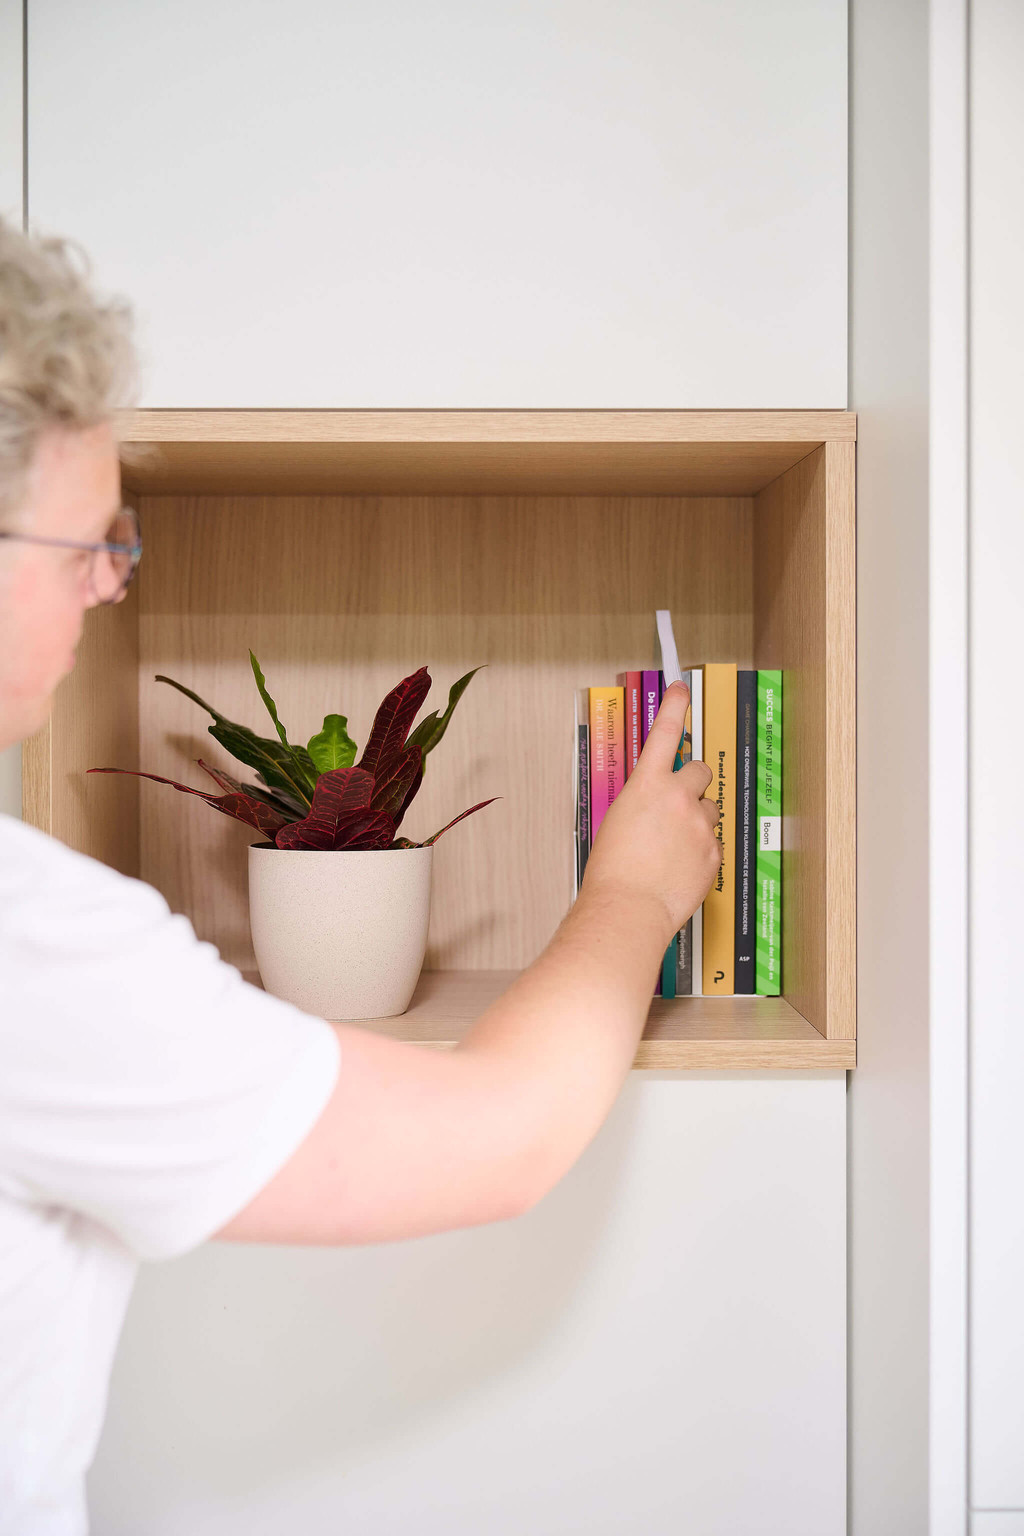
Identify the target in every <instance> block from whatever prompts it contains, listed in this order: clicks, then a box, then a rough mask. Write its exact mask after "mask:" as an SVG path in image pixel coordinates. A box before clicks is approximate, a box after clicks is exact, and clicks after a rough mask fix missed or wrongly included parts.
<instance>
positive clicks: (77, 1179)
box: [0, 225, 719, 1536]
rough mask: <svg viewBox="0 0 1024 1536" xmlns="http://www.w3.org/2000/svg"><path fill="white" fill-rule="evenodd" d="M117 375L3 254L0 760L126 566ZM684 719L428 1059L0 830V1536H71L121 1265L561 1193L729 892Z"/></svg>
mask: <svg viewBox="0 0 1024 1536" xmlns="http://www.w3.org/2000/svg"><path fill="white" fill-rule="evenodd" d="M132 373H133V362H132V350H131V340H130V328H129V317H128V312H127V309H126V308H125V306H123V305H122V304H120V303H117V302H110V301H105V300H101V299H100V298H99V297H97V296H96V295H95V294H94V293H93V291H92V288H91V284H90V280H89V276H88V271H87V268H86V267H85V265H84V263H83V260H82V259H81V258H80V257H79V256H78V255H77V253H76V251H75V249H74V248H73V247H70V246H69V245H68V244H67V243H65V242H61V241H55V240H42V239H38V238H29V237H27V236H24V235H22V234H21V233H20V232H19V231H17V230H15V229H13V228H12V227H10V226H9V225H0V748H3V747H6V746H9V745H11V744H13V743H17V742H19V741H23V740H24V739H25V738H26V737H28V736H29V735H31V734H32V733H33V732H35V731H36V730H37V729H38V728H39V727H40V726H41V725H43V723H44V722H45V720H46V718H47V714H48V710H49V703H50V698H51V695H52V693H53V691H54V689H55V687H56V686H57V684H58V683H59V682H60V681H61V679H62V677H64V676H65V675H66V674H67V673H68V672H70V671H71V669H72V667H73V665H74V649H75V646H76V644H77V642H78V639H79V637H80V634H81V631H82V625H83V621H84V618H85V615H86V611H87V610H88V609H89V608H91V607H94V606H95V605H96V604H98V603H107V602H116V601H119V600H120V599H121V598H122V597H123V596H124V592H125V587H126V584H127V581H128V580H130V578H131V574H132V571H133V570H134V567H135V564H136V562H137V560H138V558H139V554H140V544H139V540H138V533H137V526H136V525H135V523H134V521H133V515H132V514H131V513H128V512H125V511H123V510H122V509H121V504H120V488H119V462H118V443H117V436H116V421H117V411H118V408H119V406H120V405H122V404H123V403H124V401H125V399H126V392H127V389H128V387H129V380H130V378H131V376H132ZM687 703H688V698H687V692H686V689H685V687H684V686H683V685H682V684H675V685H673V686H672V687H671V688H669V689H668V691H667V692H666V694H665V698H664V700H663V702H662V705H661V709H660V711H659V713H658V716H657V718H656V720H655V721H654V725H653V728H652V730H651V733H650V735H649V737H648V740H647V742H646V744H645V746H644V750H643V752H642V754H641V756H640V760H639V763H638V765H637V767H636V769H635V770H634V772H633V773H632V774H631V776H630V778H629V780H628V782H627V784H626V786H625V789H624V791H623V793H622V794H621V796H620V797H619V798H618V799H617V800H616V802H615V803H614V805H613V806H612V807H611V810H610V812H609V814H608V815H607V817H606V819H605V821H604V823H603V825H602V827H601V830H600V833H599V835H598V836H597V838H596V839H595V843H594V847H593V850H592V853H591V855H590V860H589V862H588V864H587V868H586V873H585V876H584V879H583V881H582V885H581V889H580V892H579V895H578V898H577V900H576V902H575V904H574V905H573V907H572V910H571V911H570V912H569V913H568V915H567V916H566V918H565V919H564V921H563V922H562V923H561V925H560V927H559V929H558V931H557V932H556V934H555V935H554V937H553V938H552V940H551V942H550V943H549V944H548V946H547V948H546V949H545V950H544V952H543V953H542V954H541V955H540V957H539V958H538V959H537V961H536V962H535V963H534V964H533V965H532V966H530V968H529V969H528V970H526V971H525V972H523V973H522V975H520V976H519V977H518V978H517V979H516V981H515V982H514V983H513V984H512V986H511V987H510V988H509V989H508V991H507V992H506V993H505V994H504V995H503V996H502V997H501V998H500V999H499V1000H498V1001H497V1002H495V1003H494V1004H493V1005H492V1006H491V1007H490V1008H488V1009H487V1011H486V1012H485V1013H484V1014H483V1015H482V1016H481V1017H480V1018H479V1019H478V1020H477V1021H476V1022H475V1023H474V1024H473V1026H472V1027H471V1028H470V1029H469V1030H468V1031H467V1033H466V1035H465V1037H464V1039H463V1040H462V1041H461V1043H460V1044H459V1045H458V1047H457V1048H456V1049H455V1050H453V1051H451V1052H448V1053H441V1052H433V1051H426V1050H423V1049H422V1048H420V1047H417V1046H415V1045H412V1044H407V1043H403V1042H399V1041H395V1040H391V1039H388V1038H385V1037H383V1036H381V1035H377V1034H375V1033H373V1032H372V1031H370V1030H368V1029H363V1028H358V1027H356V1026H353V1025H342V1024H333V1025H332V1024H329V1023H327V1022H326V1021H324V1020H323V1019H317V1018H312V1017H309V1016H307V1015H306V1014H304V1013H302V1012H300V1011H299V1010H297V1009H296V1008H294V1007H292V1006H290V1005H289V1004H287V1003H284V1002H281V1001H279V1000H278V999H276V998H273V997H271V996H269V995H267V994H266V993H263V992H262V991H260V990H259V989H258V988H256V987H254V986H251V985H249V984H247V983H246V982H245V981H243V979H242V978H241V976H240V975H239V973H238V972H237V971H236V970H235V969H234V968H232V967H230V966H228V965H227V964H225V963H224V962H223V961H222V960H221V959H220V957H219V956H218V954H217V953H216V951H215V950H214V948H213V947H212V946H211V945H209V944H207V943H203V942H201V941H200V940H198V939H197V937H196V936H195V934H194V932H193V930H192V928H191V926H190V924H189V923H188V921H187V919H186V918H184V917H183V916H180V915H176V914H173V913H172V912H171V911H170V910H169V908H168V907H167V904H166V903H165V902H164V900H163V898H162V897H161V896H160V895H159V894H158V893H157V892H156V891H155V890H153V889H152V888H150V887H148V886H146V885H145V884H143V883H142V882H140V881H137V880H132V879H128V878H126V877H124V876H122V875H119V874H117V873H115V872H114V871H113V870H111V869H108V868H107V867H106V866H104V865H102V864H100V863H98V862H96V861H94V860H91V859H88V858H86V857H84V856H83V855H81V854H78V853H75V852H73V851H71V850H70V849H69V848H67V847H64V846H63V845H61V844H60V843H58V842H56V841H55V840H53V839H51V838H49V837H47V836H45V835H44V834H43V833H41V832H39V831H37V830H35V829H33V828H32V827H29V826H27V825H25V824H23V823H22V822H20V821H19V820H17V819H16V818H14V817H10V816H3V817H0V1531H3V1532H16V1533H18V1536H27V1533H31V1536H42V1533H45V1536H79V1533H81V1532H83V1531H85V1530H86V1529H87V1524H88V1521H87V1511H86V1506H85V1497H84V1474H85V1472H86V1470H87V1468H88V1466H89V1463H90V1461H91V1459H92V1457H93V1454H94V1451H95V1447H96V1443H97V1440H98V1438H99V1433H100V1428H101V1423H102V1417H103V1412H104V1407H105V1400H106V1392H107V1384H108V1378H109V1374H110V1368H111V1363H112V1359H113V1355H114V1350H115V1347H116V1342H117V1338H118V1335H119V1332H120V1329H121V1326H122V1322H123V1318H124V1313H125V1309H126V1306H127V1303H128V1298H129V1293H130V1290H131V1287H132V1283H133V1279H134V1276H135V1274H136V1270H137V1266H138V1264H139V1263H140V1261H154V1260H159V1259H166V1258H170V1257H172V1256H176V1255H179V1254H182V1253H185V1252H186V1251H188V1250H189V1249H191V1248H193V1247H195V1246H196V1245H197V1244H199V1243H202V1242H204V1241H206V1240H207V1239H209V1238H215V1237H216V1238H220V1239H224V1240H227V1241H232V1242H254V1243H303V1244H318V1243H325V1244H349V1243H351V1244H357V1243H383V1242H390V1241H393V1240H396V1239H400V1238H412V1237H417V1236H420V1235H423V1234H426V1233H434V1232H439V1231H443V1230H446V1229H452V1228H457V1227H464V1226H471V1225H474V1224H478V1223H484V1222H494V1221H502V1220H507V1219H510V1218H514V1217H517V1216H519V1215H520V1214H521V1213H523V1212H526V1211H527V1210H529V1209H530V1208H531V1207H532V1206H533V1205H534V1204H535V1203H536V1202H537V1201H538V1200H540V1199H541V1198H542V1197H543V1196H544V1194H545V1193H546V1192H547V1191H548V1190H550V1189H551V1188H552V1186H553V1185H554V1184H555V1183H556V1182H557V1181H558V1180H559V1179H560V1178H561V1177H562V1176H563V1174H565V1173H566V1171H567V1170H568V1169H569V1168H570V1167H571V1165H572V1164H573V1162H574V1161H575V1160H576V1159H577V1158H578V1157H579V1156H580V1154H581V1152H582V1151H583V1149H584V1148H585V1147H586V1146H587V1144H588V1143H589V1142H590V1140H591V1139H592V1137H593V1136H594V1134H595V1133H596V1131H597V1130H598V1128H599V1126H600V1125H601V1123H602V1121H603V1120H604V1118H605V1116H606V1115H607V1113H608V1111H609V1109H610V1107H611V1105H612V1104H613V1102H614V1100H615V1098H616V1095H617V1094H618V1092H619V1089H620V1087H621V1086H622V1083H623V1081H624V1080H625V1077H626V1075H627V1073H628V1071H629V1068H630V1065H631V1063H632V1060H633V1056H634V1053H635V1050H636V1046H637V1042H638V1039H639V1037H640V1035H641V1033H642V1031H643V1026H644V1021H645V1019H646V1016H647V1011H648V1005H649V1002H650V998H651V995H652V990H653V986H654V982H655V979H656V977H657V974H658V968H659V965H660V962H661V958H662V955H663V953H664V951H665V948H666V945H667V944H668V942H669V941H670V939H671V937H672V935H673V934H674V933H675V932H676V930H677V929H679V928H680V927H682V925H683V924H684V923H685V921H686V920H687V918H688V917H689V916H690V915H691V914H692V913H693V912H694V911H695V909H696V908H697V907H698V905H699V904H700V902H701V901H702V900H703V898H704V896H705V894H706V893H707V891H708V889H709V888H710V885H711V882H712V880H713V878H714V876H715V873H716V871H717V869H718V865H719V844H718V841H717V839H716V837H715V835H714V827H715V823H716V821H717V819H718V811H717V807H715V806H714V804H713V803H711V802H709V801H708V800H705V799H703V798H702V796H703V793H704V791H705V789H706V788H707V787H708V785H709V783H710V781H711V774H710V772H709V770H708V768H707V767H706V766H705V765H704V764H703V763H699V762H692V763H688V764H686V765H685V766H684V767H683V768H681V769H680V770H679V771H677V772H673V763H674V759H675V753H676V746H677V743H678V741H679V738H680V736H681V733H682V729H683V720H684V715H685V711H686V708H687Z"/></svg>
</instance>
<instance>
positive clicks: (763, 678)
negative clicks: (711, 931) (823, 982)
mask: <svg viewBox="0 0 1024 1536" xmlns="http://www.w3.org/2000/svg"><path fill="white" fill-rule="evenodd" d="M782 732H783V688H782V673H781V672H778V671H762V672H758V674H757V910H756V925H757V936H756V943H755V947H754V957H755V984H756V987H757V991H758V993H759V995H760V996H762V997H777V996H778V995H779V992H780V991H781V988H782V795H783V783H782V742H783V734H782Z"/></svg>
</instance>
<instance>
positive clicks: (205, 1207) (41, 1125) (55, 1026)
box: [0, 818, 340, 1259]
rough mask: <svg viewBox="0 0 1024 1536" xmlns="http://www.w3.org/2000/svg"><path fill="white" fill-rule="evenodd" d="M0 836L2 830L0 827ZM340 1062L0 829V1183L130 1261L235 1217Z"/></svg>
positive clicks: (264, 1004)
mask: <svg viewBox="0 0 1024 1536" xmlns="http://www.w3.org/2000/svg"><path fill="white" fill-rule="evenodd" d="M5 820H6V818H5ZM339 1056H340V1050H339V1045H338V1040H337V1036H336V1034H335V1032H334V1031H333V1030H332V1029H331V1027H330V1026H329V1025H328V1024H327V1023H325V1022H324V1020H323V1019H317V1018H313V1017H311V1016H310V1015H308V1014H305V1013H303V1012H301V1011H300V1010H299V1009H297V1008H293V1007H292V1006H291V1005H290V1004H287V1003H284V1002H281V1001H280V1000H278V999H277V998H274V997H271V996H269V995H268V994H266V993H264V992H262V991H260V990H259V988H257V987H254V986H251V985H249V984H248V983H247V982H246V981H244V980H243V978H242V977H241V976H240V974H239V973H238V971H237V970H236V969H235V968H234V967H233V966H230V965H227V964H225V962H224V961H222V960H221V959H220V957H219V955H218V953H217V951H216V950H215V949H214V947H213V946H212V945H210V944H207V943H203V942H201V941H199V940H198V939H197V938H196V936H195V934H194V932H193V930H192V926H191V924H190V923H189V922H188V920H187V918H184V917H181V916H175V915H172V913H171V912H170V910H169V908H168V906H167V904H166V902H165V901H164V900H163V898H162V897H161V896H160V895H159V894H158V893H157V892H156V891H154V890H153V889H152V888H151V887H149V886H147V885H145V884H143V883H142V882H140V881H137V880H130V879H127V878H126V877H124V876H122V875H118V874H116V873H114V872H113V871H112V870H109V869H107V868H106V866H104V865H102V864H98V863H96V862H95V861H94V860H91V859H86V858H84V857H83V856H81V855H78V854H74V853H71V852H70V851H69V850H67V849H65V848H63V847H62V846H61V845H60V844H58V843H55V842H53V841H52V840H51V839H49V838H46V837H44V836H43V834H41V833H38V832H35V831H33V830H32V829H29V828H23V827H21V826H20V825H17V826H16V832H15V833H13V834H12V832H11V824H10V823H9V822H8V824H7V826H6V828H4V829H2V830H0V1182H2V1183H3V1185H4V1186H5V1187H6V1188H7V1189H8V1191H9V1192H10V1193H12V1194H14V1195H15V1196H16V1197H20V1198H24V1199H31V1200H35V1201H37V1202H42V1203H46V1204H52V1205H60V1206H65V1207H69V1208H70V1209H72V1210H75V1211H78V1212H80V1213H82V1214H83V1215H87V1216H90V1217H92V1218H93V1219H94V1220H96V1221H99V1222H102V1223H104V1225H106V1226H107V1227H108V1228H109V1229H110V1230H111V1231H112V1232H113V1233H114V1234H115V1235H116V1236H117V1237H118V1238H120V1240H121V1241H122V1242H123V1243H124V1244H125V1245H126V1246H127V1247H128V1248H129V1249H130V1250H131V1251H132V1252H133V1253H134V1254H135V1255H136V1256H137V1257H139V1258H141V1259H163V1258H170V1257H173V1256H175V1255H177V1254H181V1253H184V1252H186V1251H187V1250H188V1249H190V1248H193V1247H195V1246H196V1245H197V1244H199V1243H201V1242H203V1241H204V1240H205V1239H206V1238H208V1237H210V1236H211V1235H212V1234H213V1233H215V1232H216V1231H217V1230H218V1229H219V1228H220V1227H222V1226H223V1225H224V1224H225V1222H227V1221H228V1220H230V1218H231V1217H232V1216H234V1215H236V1214H237V1212H238V1211H240V1210H242V1209H243V1208H244V1207H245V1206H246V1205H247V1204H248V1203H249V1201H250V1200H251V1199H252V1198H253V1197H254V1196H255V1195H256V1194H257V1193H258V1192H259V1191H260V1190H261V1189H262V1188H263V1187H264V1185H265V1184H267V1183H268V1182H269V1180H270V1179H271V1178H272V1177H273V1175H274V1174H275V1173H276V1172H277V1171H278V1169H279V1168H281V1167H282V1166H283V1165H284V1163H285V1162H287V1160H288V1158H289V1157H290V1156H291V1154H292V1153H293V1152H294V1151H295V1150H296V1149H297V1147H298V1146H299V1145H300V1144H301V1142H302V1141H303V1140H304V1139H305V1137H306V1135H307V1133H308V1132H309V1131H310V1129H311V1128H312V1126H313V1125H314V1124H315V1122H316V1120H317V1119H318V1118H319V1116H320V1114H321V1112H322V1111H323V1108H324V1106H325V1105H326V1103H327V1100H328V1098H329V1097H330V1095H331V1092H332V1090H333V1087H334V1083H335V1080H336V1077H337V1073H338V1070H339Z"/></svg>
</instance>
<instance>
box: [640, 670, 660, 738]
mask: <svg viewBox="0 0 1024 1536" xmlns="http://www.w3.org/2000/svg"><path fill="white" fill-rule="evenodd" d="M660 675H661V674H660V673H658V672H645V673H644V674H643V677H642V680H641V692H640V746H641V748H642V747H643V744H644V742H645V741H646V740H647V733H648V732H649V731H650V729H651V726H652V725H653V724H654V717H655V715H656V714H657V713H658V705H659V704H660V703H661V688H660V686H659V683H658V679H659V677H660Z"/></svg>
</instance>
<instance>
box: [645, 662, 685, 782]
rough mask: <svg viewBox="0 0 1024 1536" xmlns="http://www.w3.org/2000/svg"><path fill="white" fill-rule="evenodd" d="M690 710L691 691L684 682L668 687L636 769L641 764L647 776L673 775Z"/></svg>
mask: <svg viewBox="0 0 1024 1536" xmlns="http://www.w3.org/2000/svg"><path fill="white" fill-rule="evenodd" d="M689 707H690V690H689V688H687V686H686V684H685V683H672V684H671V685H670V686H669V687H668V688H666V690H665V695H664V698H663V699H662V701H661V707H660V709H659V710H658V713H657V714H656V715H655V717H654V724H653V725H652V726H651V729H650V731H649V732H648V735H647V740H646V741H645V742H644V745H643V751H642V752H641V753H640V759H639V762H638V763H637V768H639V767H640V766H641V764H642V765H643V766H644V772H645V773H649V772H651V771H652V770H653V771H654V772H655V773H664V772H667V773H671V771H672V769H673V767H674V765H675V760H676V752H677V751H678V749H679V743H680V741H681V740H682V737H683V725H684V722H685V720H686V712H687V710H688V709H689Z"/></svg>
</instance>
